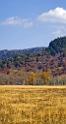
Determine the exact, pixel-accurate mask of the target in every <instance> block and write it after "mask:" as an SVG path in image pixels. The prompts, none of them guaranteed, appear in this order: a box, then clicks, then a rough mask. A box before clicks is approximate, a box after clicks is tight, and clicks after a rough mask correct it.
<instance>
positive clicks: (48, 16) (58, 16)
mask: <svg viewBox="0 0 66 124" xmlns="http://www.w3.org/2000/svg"><path fill="white" fill-rule="evenodd" d="M38 20H39V21H41V22H52V23H63V24H66V10H65V9H63V8H60V7H57V8H55V9H51V10H49V11H47V12H44V13H42V14H40V15H39V16H38Z"/></svg>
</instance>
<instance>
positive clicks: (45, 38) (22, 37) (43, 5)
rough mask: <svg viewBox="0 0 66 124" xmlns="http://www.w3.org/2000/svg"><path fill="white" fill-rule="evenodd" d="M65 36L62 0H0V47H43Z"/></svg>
mask: <svg viewBox="0 0 66 124" xmlns="http://www.w3.org/2000/svg"><path fill="white" fill-rule="evenodd" d="M61 36H66V0H0V50H2V49H8V50H11V49H26V48H32V47H41V46H42V47H43V46H44V47H46V46H48V45H49V42H50V41H52V40H53V39H55V38H57V37H61Z"/></svg>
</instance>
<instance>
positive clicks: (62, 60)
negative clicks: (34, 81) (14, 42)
mask: <svg viewBox="0 0 66 124" xmlns="http://www.w3.org/2000/svg"><path fill="white" fill-rule="evenodd" d="M59 67H60V68H61V71H60V72H59V71H57V69H58V68H59ZM5 68H8V69H10V68H12V69H18V68H22V69H25V70H26V71H41V70H42V71H45V70H47V69H51V71H52V74H53V75H59V74H63V73H66V37H60V38H57V39H55V40H53V41H51V42H50V44H49V46H48V47H47V48H45V47H36V48H31V49H24V50H1V51H0V72H1V70H2V69H5Z"/></svg>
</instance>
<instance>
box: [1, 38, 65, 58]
mask: <svg viewBox="0 0 66 124" xmlns="http://www.w3.org/2000/svg"><path fill="white" fill-rule="evenodd" d="M44 53H49V54H51V55H56V54H58V53H64V54H66V37H59V38H57V39H55V40H53V41H51V42H50V43H49V46H48V47H47V48H45V47H36V48H29V49H24V50H21V49H20V50H0V59H5V58H10V57H14V56H15V55H24V54H25V55H27V54H31V55H35V54H36V55H37V54H40V55H41V54H44Z"/></svg>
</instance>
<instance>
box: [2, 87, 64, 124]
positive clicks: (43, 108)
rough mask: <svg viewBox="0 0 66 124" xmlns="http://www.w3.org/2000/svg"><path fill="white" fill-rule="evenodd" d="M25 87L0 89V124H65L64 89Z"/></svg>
mask: <svg viewBox="0 0 66 124" xmlns="http://www.w3.org/2000/svg"><path fill="white" fill-rule="evenodd" d="M27 87H28V88H27ZM27 87H26V86H23V87H22V86H21V87H19V86H1V87H0V124H66V88H65V87H64V88H62V87H59V88H56V87H55V88H53V87H52V88H51V87H41V86H39V87H30V86H27Z"/></svg>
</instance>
